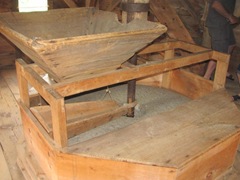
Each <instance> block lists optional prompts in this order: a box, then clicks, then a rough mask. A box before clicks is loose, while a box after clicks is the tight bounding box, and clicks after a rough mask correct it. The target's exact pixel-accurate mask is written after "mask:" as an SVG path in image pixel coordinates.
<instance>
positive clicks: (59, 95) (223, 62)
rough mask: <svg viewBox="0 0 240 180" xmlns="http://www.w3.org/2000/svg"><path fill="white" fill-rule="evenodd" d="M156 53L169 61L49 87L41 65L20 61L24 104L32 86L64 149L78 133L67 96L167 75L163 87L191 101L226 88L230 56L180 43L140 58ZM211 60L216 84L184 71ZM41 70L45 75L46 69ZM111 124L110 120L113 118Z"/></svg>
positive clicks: (153, 48)
mask: <svg viewBox="0 0 240 180" xmlns="http://www.w3.org/2000/svg"><path fill="white" fill-rule="evenodd" d="M175 49H182V50H185V51H188V52H190V54H189V55H187V56H180V57H174V50H175ZM156 51H157V52H160V51H162V52H165V60H163V61H155V62H151V63H148V64H142V65H137V66H131V67H126V66H124V67H123V68H121V69H119V70H116V71H110V72H104V73H101V74H96V75H89V77H85V78H81V77H77V78H76V77H75V78H72V79H68V80H66V81H63V82H59V83H55V84H52V85H50V84H48V83H47V82H46V81H44V80H43V79H42V78H41V76H40V75H39V71H40V70H39V69H40V68H39V67H38V66H37V65H35V64H26V63H25V62H24V61H23V60H21V59H18V60H17V62H16V67H17V72H18V80H19V88H20V95H21V101H22V102H23V103H24V104H25V105H26V106H27V107H28V108H30V96H29V93H28V84H30V85H32V86H33V87H34V88H35V89H36V90H37V92H38V93H39V94H40V95H41V97H43V98H44V99H45V100H46V101H47V103H48V104H49V105H50V107H51V108H50V109H51V117H52V131H53V132H52V133H53V139H54V141H55V142H56V143H57V144H58V145H59V146H60V147H65V146H67V139H68V137H71V136H72V135H69V136H68V133H70V134H75V133H76V132H74V133H71V132H68V131H67V120H66V106H65V103H64V98H65V97H68V96H71V95H74V94H78V93H82V92H86V91H89V90H94V89H97V88H101V87H105V86H108V85H113V84H117V83H121V82H126V81H129V80H132V79H138V78H143V77H147V76H151V75H156V74H162V73H164V78H163V79H164V81H163V84H162V87H164V88H167V89H171V90H174V91H176V92H179V93H181V94H183V95H186V96H188V97H190V98H199V97H202V96H204V95H206V94H208V93H209V92H212V91H215V90H217V89H221V88H223V87H224V84H225V78H224V77H225V75H226V72H227V66H228V58H229V56H228V55H226V54H222V53H219V52H215V51H212V50H209V49H206V48H203V47H199V46H196V45H193V44H188V43H184V42H180V41H177V42H167V43H158V44H153V45H151V46H149V47H147V48H146V49H144V50H142V51H141V52H140V53H139V55H142V54H149V53H152V52H156ZM209 59H213V60H216V62H217V68H216V76H215V79H214V81H213V82H212V81H209V80H206V79H204V78H202V77H199V76H198V75H195V74H193V73H190V72H187V71H185V70H184V69H182V68H183V67H187V66H189V65H192V64H197V63H201V62H204V61H207V60H209ZM41 71H42V72H43V70H41ZM189 87H191V89H189ZM202 87H204V88H202ZM130 107H134V103H133V104H129V105H128V106H126V105H125V107H124V108H123V107H121V108H118V110H115V111H112V116H114V113H115V114H119V115H122V114H125V113H126V112H125V109H128V108H130ZM113 112H114V113H113ZM120 112H121V113H120ZM105 117H106V115H105ZM98 118H99V117H98ZM107 121H109V119H108V120H107ZM102 122H106V120H102ZM80 124H81V123H79V125H80ZM96 124H98V125H100V124H102V123H99V122H98V123H96ZM96 124H94V123H93V127H95V126H96Z"/></svg>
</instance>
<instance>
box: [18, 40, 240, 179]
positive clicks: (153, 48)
mask: <svg viewBox="0 0 240 180" xmlns="http://www.w3.org/2000/svg"><path fill="white" fill-rule="evenodd" d="M181 52H185V53H182V54H181ZM186 52H187V54H186ZM151 53H159V54H161V55H162V59H161V58H160V59H158V60H156V61H153V62H145V63H137V64H136V65H134V64H129V63H125V64H122V65H121V68H120V69H115V70H114V71H108V70H106V72H102V73H99V74H89V75H88V76H82V77H81V76H79V77H75V78H72V79H68V80H65V81H63V82H58V81H55V83H53V84H49V83H47V82H46V81H45V80H44V79H43V78H42V77H41V75H42V74H44V73H46V72H44V70H43V69H41V68H40V67H38V66H37V65H36V64H27V63H26V62H24V61H23V60H21V59H18V60H17V62H16V67H17V73H18V81H19V89H20V97H21V100H20V102H19V106H20V112H21V118H22V123H23V127H24V134H25V138H26V144H27V150H28V151H29V152H30V153H31V154H32V155H33V157H35V158H36V162H38V164H39V166H40V167H41V168H42V169H43V171H44V173H45V174H46V177H47V178H48V179H54V180H55V179H84V180H95V179H97V180H99V179H100V180H112V179H133V180H135V179H136V180H145V179H151V180H155V179H163V180H175V179H178V180H185V179H215V178H217V177H219V176H220V175H222V174H223V173H224V172H226V171H227V170H228V169H229V168H230V167H231V166H232V164H233V160H234V157H235V154H236V151H237V146H238V144H239V138H240V130H239V128H240V120H239V116H240V112H239V111H238V109H237V107H236V106H235V105H234V103H233V102H231V98H230V96H228V94H227V93H226V91H225V89H224V84H225V79H226V78H225V77H226V73H227V66H228V62H229V55H226V54H223V53H219V52H215V51H212V50H209V49H206V48H203V47H199V46H196V45H192V44H187V43H184V42H166V43H157V44H153V45H150V46H148V47H147V48H145V49H144V50H142V51H141V52H139V53H138V57H140V56H142V57H143V58H144V56H146V55H149V54H151ZM210 59H211V60H215V61H216V63H217V66H216V73H215V77H214V80H213V81H210V80H206V79H204V78H203V77H200V76H198V75H197V74H194V73H191V72H189V71H187V70H186V69H185V68H186V67H188V66H189V65H192V64H197V63H202V62H206V61H208V60H210ZM152 76H161V80H160V81H161V83H160V84H161V86H160V87H161V88H166V89H169V90H173V91H175V92H177V93H180V94H182V95H185V96H187V97H189V98H191V99H193V100H192V101H191V102H189V103H187V104H184V105H182V106H180V107H177V108H176V109H175V110H173V111H170V112H165V113H161V114H157V115H155V116H152V117H149V118H145V119H143V120H141V121H139V122H137V123H135V124H133V125H130V126H127V127H125V128H122V129H120V130H115V131H113V132H110V133H109V134H105V135H101V136H99V137H96V138H92V139H89V140H87V141H84V142H83V141H81V142H80V141H79V142H78V143H75V144H74V145H72V144H70V143H69V142H70V140H71V138H72V137H74V136H76V135H77V134H79V133H82V132H84V131H87V130H89V129H92V128H95V127H96V126H99V125H101V124H104V123H106V122H108V121H110V120H112V119H113V118H115V117H118V116H121V115H128V114H127V111H129V109H132V108H133V107H134V106H135V105H136V103H137V102H136V101H135V100H134V98H133V96H131V95H130V94H131V93H129V92H128V95H129V96H128V97H127V99H128V102H127V103H124V104H122V105H120V106H118V104H116V103H114V102H104V101H101V102H97V101H95V102H89V101H87V102H79V103H78V104H68V103H67V102H66V99H67V98H70V97H71V96H73V95H80V96H81V95H83V94H84V93H86V92H89V91H91V90H97V89H99V88H102V87H107V86H110V85H115V84H119V83H123V82H132V80H133V81H135V80H136V79H140V78H146V77H152ZM29 84H30V85H31V86H32V87H34V88H35V90H36V91H37V92H38V95H39V97H38V99H41V101H40V102H41V103H44V102H45V103H46V104H39V103H35V105H34V104H33V100H34V99H33V97H32V96H31V95H30V94H29ZM129 87H130V83H128V89H130V88H129ZM43 99H44V101H42V100H43ZM107 104H108V105H107ZM88 106H89V108H90V109H88ZM84 108H85V110H84ZM86 109H88V110H86ZM91 110H93V111H92V112H91ZM83 112H87V113H83Z"/></svg>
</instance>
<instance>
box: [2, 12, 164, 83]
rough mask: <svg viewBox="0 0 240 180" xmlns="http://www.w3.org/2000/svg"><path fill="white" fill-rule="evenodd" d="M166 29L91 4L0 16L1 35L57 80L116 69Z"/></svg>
mask: <svg viewBox="0 0 240 180" xmlns="http://www.w3.org/2000/svg"><path fill="white" fill-rule="evenodd" d="M166 30H167V29H166V27H165V26H164V25H161V24H159V23H153V22H149V21H143V20H134V21H132V22H131V23H129V24H122V23H120V22H119V21H118V19H117V15H116V14H114V13H112V12H105V11H100V10H96V9H95V8H70V9H57V10H50V11H47V12H34V13H3V14H1V15H0V31H1V33H2V34H4V35H5V36H6V37H7V38H8V39H9V40H10V41H12V42H13V43H14V44H15V45H16V46H17V47H18V48H19V49H20V50H22V51H23V52H24V53H25V54H26V55H28V56H29V57H30V58H31V59H32V60H33V61H34V62H35V63H37V64H38V65H39V66H40V67H41V68H43V69H44V70H45V71H46V72H47V73H49V74H50V75H51V76H52V77H53V78H54V79H55V80H56V81H63V80H66V79H69V78H72V77H76V76H79V75H84V74H96V73H100V72H103V71H111V70H115V69H117V68H119V67H120V65H121V64H122V63H123V62H124V61H126V60H128V59H129V58H130V57H131V56H132V55H133V54H134V53H135V52H137V51H138V50H140V49H142V48H143V47H145V46H146V45H147V44H149V43H150V42H152V41H153V40H154V39H155V38H157V37H159V36H160V35H161V34H163V33H164V32H166Z"/></svg>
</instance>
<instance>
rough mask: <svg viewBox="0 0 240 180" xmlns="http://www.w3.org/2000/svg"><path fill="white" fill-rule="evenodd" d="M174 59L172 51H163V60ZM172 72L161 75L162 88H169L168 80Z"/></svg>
mask: <svg viewBox="0 0 240 180" xmlns="http://www.w3.org/2000/svg"><path fill="white" fill-rule="evenodd" d="M171 58H174V49H171V50H167V51H165V54H164V60H168V59H171ZM172 72H173V71H168V72H165V73H163V75H162V87H164V88H169V87H170V79H171V75H172Z"/></svg>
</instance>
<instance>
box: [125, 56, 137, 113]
mask: <svg viewBox="0 0 240 180" xmlns="http://www.w3.org/2000/svg"><path fill="white" fill-rule="evenodd" d="M129 62H130V63H131V64H134V65H136V64H137V55H134V56H133V57H132V58H131V59H130V60H129ZM135 94H136V80H135V79H134V80H131V81H129V82H128V95H127V102H128V103H132V102H134V101H135ZM127 116H128V117H134V107H133V108H130V109H129V110H128V113H127Z"/></svg>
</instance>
